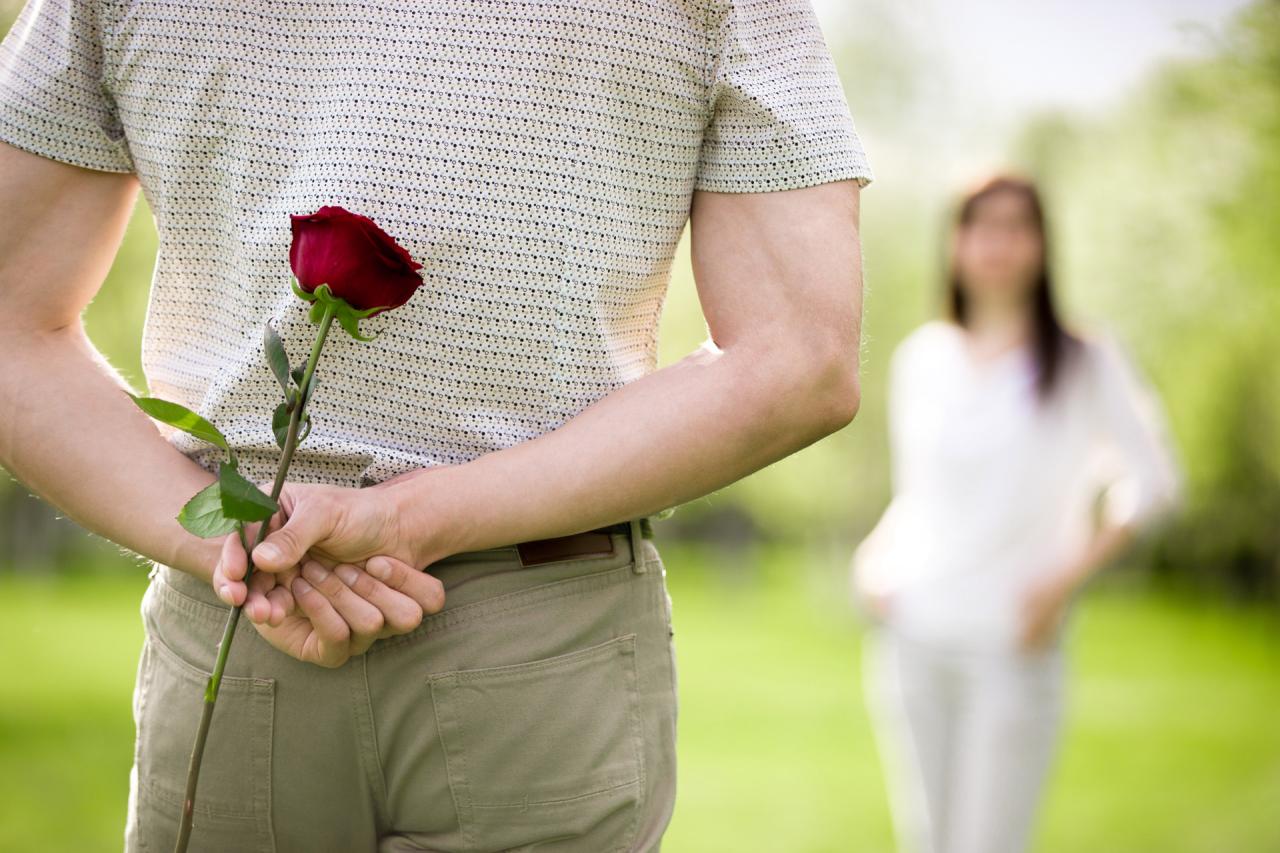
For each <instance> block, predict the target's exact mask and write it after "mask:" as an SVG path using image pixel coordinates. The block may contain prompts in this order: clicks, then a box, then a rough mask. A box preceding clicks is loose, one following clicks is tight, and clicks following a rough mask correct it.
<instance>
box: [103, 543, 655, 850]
mask: <svg viewBox="0 0 1280 853" xmlns="http://www.w3.org/2000/svg"><path fill="white" fill-rule="evenodd" d="M632 529H633V530H634V529H635V527H634V526H633V527H632ZM609 535H610V537H611V538H612V539H613V540H614V541H613V553H611V554H591V555H582V556H575V557H569V558H565V559H562V560H556V561H553V562H547V563H541V564H534V565H530V566H523V565H522V564H521V562H520V559H519V556H518V554H517V552H516V550H515V548H514V547H508V548H494V549H488V550H484V551H470V552H465V553H461V554H454V555H452V556H450V557H447V558H445V559H444V560H441V561H438V562H436V563H433V564H432V565H431V566H430V567H428V571H430V572H431V573H432V574H433V575H435V576H436V577H438V578H440V580H441V581H442V582H443V584H444V587H445V597H446V602H445V608H444V610H442V611H441V612H439V613H436V614H432V615H429V616H426V617H424V619H423V621H422V624H420V625H419V626H418V627H417V628H416V629H415V630H414V631H412V632H410V633H408V634H404V635H401V636H397V637H389V638H386V639H382V640H379V641H377V642H376V643H375V644H374V645H373V646H372V647H371V648H370V649H369V650H368V651H367V652H366V653H365V654H363V655H359V656H357V657H354V658H352V659H350V660H348V661H347V662H346V663H345V664H344V665H343V666H341V667H337V668H324V667H320V666H317V665H314V664H306V663H302V662H301V661H298V660H295V659H294V658H292V657H289V656H288V655H286V654H284V653H283V652H280V651H278V650H277V649H275V648H274V647H273V646H271V645H270V644H268V643H267V642H266V641H265V640H263V639H262V637H261V636H259V634H258V633H257V630H256V629H255V627H254V626H253V624H252V623H251V622H249V620H248V619H247V618H244V617H242V618H241V619H240V621H239V623H238V624H237V626H236V635H235V640H234V642H233V643H232V646H231V651H230V653H229V656H228V659H227V664H226V668H225V670H224V674H223V678H222V683H221V687H220V689H219V693H218V699H217V704H216V706H215V709H214V714H213V719H212V721H211V725H210V729H209V734H208V740H207V742H206V745H205V752H204V757H203V760H202V764H201V771H200V779H199V784H198V787H197V790H196V798H195V800H196V802H195V817H194V821H193V832H192V837H191V844H190V847H189V849H190V851H192V853H196V851H238V853H255V851H256V853H303V852H304V851H305V853H323V851H335V852H336V851H342V853H360V851H371V853H372V851H378V853H408V851H441V853H444V851H497V850H538V851H582V853H605V851H651V850H652V851H656V850H659V849H660V843H661V837H662V834H663V832H664V831H665V829H666V827H667V824H668V822H669V821H670V818H671V814H672V810H673V807H674V802H675V783H676V753H675V746H676V715H677V698H676V671H675V652H674V646H673V641H672V627H671V599H670V596H669V595H668V594H667V589H666V570H665V568H664V566H663V564H662V560H661V557H660V555H659V553H658V551H657V548H656V546H655V544H654V542H653V541H652V540H651V539H649V538H640V539H637V540H636V544H637V547H636V549H635V551H634V552H633V551H632V548H631V543H630V537H629V535H628V534H627V533H619V532H614V533H610V534H609ZM633 553H634V555H635V556H634V557H633ZM229 612H230V608H229V607H228V606H227V605H226V604H224V603H222V602H221V601H220V600H219V599H218V598H217V596H215V595H214V593H213V590H212V588H210V587H209V585H208V584H206V583H204V582H202V581H199V580H198V579H196V578H195V577H193V576H191V575H187V574H185V573H183V572H180V571H176V570H174V569H172V568H170V567H168V566H165V565H162V564H155V565H154V567H153V569H152V572H151V584H150V586H149V587H148V589H147V591H146V594H145V595H144V597H143V599H142V604H141V614H142V619H143V624H144V626H145V629H146V632H145V640H144V643H143V647H142V652H141V656H140V658H139V662H138V670H137V682H136V686H135V689H134V694H133V714H134V723H135V726H136V742H135V752H134V764H133V769H132V771H131V773H130V791H129V806H128V816H127V825H126V828H125V850H126V853H168V852H169V851H171V850H172V849H173V845H174V840H175V838H176V836H177V827H178V822H179V817H180V814H181V809H182V805H181V804H182V798H183V792H184V790H185V784H186V775H187V767H188V762H189V760H190V754H191V747H192V744H193V740H194V737H195V732H196V727H197V725H198V722H199V718H200V711H201V703H202V701H203V692H204V687H205V682H206V679H207V678H208V675H209V673H210V672H211V671H212V668H213V664H214V661H215V659H216V657H217V648H218V642H219V640H220V639H221V636H222V632H223V629H224V627H225V625H226V620H227V616H228V614H229Z"/></svg>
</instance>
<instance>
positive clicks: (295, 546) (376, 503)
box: [210, 469, 444, 667]
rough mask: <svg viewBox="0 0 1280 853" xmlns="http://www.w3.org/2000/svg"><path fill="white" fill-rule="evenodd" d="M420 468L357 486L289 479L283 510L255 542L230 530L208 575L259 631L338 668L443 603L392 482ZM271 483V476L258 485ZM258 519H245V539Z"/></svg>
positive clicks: (301, 655) (288, 649) (292, 651)
mask: <svg viewBox="0 0 1280 853" xmlns="http://www.w3.org/2000/svg"><path fill="white" fill-rule="evenodd" d="M427 472H428V469H416V470H414V471H410V472H407V473H406V474H401V475H399V476H397V477H394V478H392V479H390V480H386V481H384V482H382V483H379V484H377V485H375V486H370V487H367V488H361V489H354V488H344V487H340V486H330V485H323V484H299V483H289V482H286V483H285V485H284V487H283V488H282V490H281V493H280V497H279V499H278V503H279V505H280V511H279V512H278V513H276V515H274V516H272V518H271V519H269V520H268V521H267V522H266V523H267V524H269V525H270V526H269V527H268V531H269V532H268V534H267V536H266V538H265V539H264V540H263V541H262V542H261V543H260V544H258V545H257V546H256V547H255V548H253V563H254V571H253V575H252V576H251V577H250V578H249V581H248V583H247V584H246V583H245V580H244V576H245V570H246V568H247V559H246V556H245V551H244V545H243V544H242V543H241V541H240V536H239V534H238V533H232V534H229V535H228V536H226V537H225V538H224V539H223V540H222V542H221V552H220V556H219V558H218V563H217V565H216V566H215V568H214V570H213V573H212V576H211V578H210V583H211V584H212V585H213V589H214V592H215V593H217V595H218V597H219V598H221V599H222V600H223V601H224V602H225V603H227V604H228V605H232V606H236V605H239V604H243V605H244V610H243V611H242V613H243V615H244V616H246V617H248V618H249V620H250V621H251V622H252V623H253V625H254V627H255V628H256V629H257V631H258V633H259V634H260V635H261V636H262V637H263V638H264V639H265V640H266V641H267V642H268V643H270V644H271V645H272V646H274V647H276V648H277V649H280V650H281V651H283V652H285V653H286V654H289V655H291V656H293V657H295V658H297V659H298V660H301V661H305V662H307V663H314V664H317V665H320V666H325V667H338V666H341V665H342V664H344V663H345V662H346V661H347V660H348V659H349V658H351V657H353V656H356V655H359V654H363V653H364V652H365V651H366V650H367V649H368V648H369V647H370V646H372V645H373V643H374V641H375V640H378V639H381V638H383V637H391V636H395V635H398V634H404V633H408V632H409V631H412V630H413V629H414V628H416V627H417V626H418V625H419V624H420V623H421V622H422V619H423V617H424V616H425V615H427V614H431V613H437V612H439V611H440V610H442V609H443V608H444V586H443V585H442V584H441V582H440V581H439V580H438V579H437V578H436V577H434V576H432V575H429V574H427V573H426V572H425V571H423V570H422V567H421V566H419V565H417V561H418V560H420V559H421V556H420V548H421V547H422V543H421V542H419V541H416V539H415V538H414V537H421V535H422V531H409V530H405V529H404V527H405V521H404V514H403V513H400V512H398V511H397V504H396V502H395V499H393V497H392V493H391V491H390V487H391V486H392V485H394V484H395V483H399V482H402V481H403V480H405V479H408V478H411V477H414V476H417V475H421V474H424V473H427ZM259 485H260V486H261V487H262V488H263V489H264V490H266V491H269V490H270V487H271V484H270V483H265V484H259ZM260 525H261V523H254V524H249V525H246V526H245V538H246V541H248V542H249V544H250V546H251V547H252V546H253V543H254V542H256V541H257V537H258V528H259V527H260Z"/></svg>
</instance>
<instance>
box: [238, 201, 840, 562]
mask: <svg viewBox="0 0 1280 853" xmlns="http://www.w3.org/2000/svg"><path fill="white" fill-rule="evenodd" d="M858 207H859V188H858V185H857V183H856V182H855V181H852V180H849V181H838V182H829V183H825V184H819V185H817V186H813V187H807V188H803V189H796V190H786V191H779V192H765V193H712V192H697V193H695V194H694V202H693V207H692V211H691V227H692V242H691V250H692V260H693V271H694V278H695V281H696V284H697V288H698V294H699V298H700V301H701V303H702V308H703V313H704V315H705V317H706V320H707V325H708V328H709V331H710V333H711V335H710V339H709V340H708V341H706V342H704V344H703V345H702V346H701V347H700V348H698V349H697V350H695V351H694V352H693V353H691V354H689V355H688V356H686V357H685V358H684V359H682V360H681V361H679V362H677V363H675V364H672V365H669V366H667V367H664V368H661V369H659V370H656V371H654V372H653V373H650V374H649V375H647V376H644V377H642V378H641V379H638V380H636V381H634V382H631V383H628V384H627V385H625V386H623V387H622V388H619V389H618V390H616V391H614V392H612V393H610V394H608V395H607V396H606V397H604V398H602V399H600V400H598V401H596V402H595V403H593V404H592V405H591V406H589V407H588V408H586V409H585V410H583V411H582V412H580V413H579V414H578V415H577V416H576V417H574V418H572V419H571V420H570V421H569V422H567V423H565V424H563V425H562V426H560V427H559V428H558V429H556V430H553V431H552V432H549V433H546V434H544V435H541V436H539V437H537V438H535V439H532V440H529V441H526V442H522V443H521V444H518V445H515V446H513V447H509V448H505V449H503V450H500V451H496V452H493V453H488V454H485V455H484V456H481V457H479V458H477V459H475V460H473V461H471V462H468V463H465V464H462V465H454V466H448V467H445V468H441V469H437V470H429V471H427V472H426V475H425V476H416V477H411V478H406V479H405V480H403V481H402V482H399V483H395V484H393V485H391V486H388V487H387V493H388V494H389V495H392V496H394V498H393V499H394V506H395V511H396V514H397V515H398V516H399V517H400V518H401V519H402V522H403V525H404V528H403V529H405V530H406V531H408V532H407V534H406V535H407V536H409V537H410V539H409V547H412V548H413V549H415V550H416V554H415V559H416V560H417V561H418V562H417V565H419V566H425V565H428V564H429V563H431V562H432V561H434V560H437V559H440V558H441V557H443V556H445V555H447V554H451V553H454V552H457V551H464V550H474V549H479V548H486V547H493V546H498V545H504V544H510V543H512V542H517V541H523V540H526V539H536V538H541V537H550V536H559V535H566V534H569V533H573V532H577V531H580V530H583V529H589V528H593V527H596V526H600V525H605V524H611V523H614V522H617V521H622V520H625V519H629V518H632V517H635V516H639V515H645V514H651V513H655V512H658V511H660V510H662V509H664V508H667V507H670V506H675V505H677V504H680V503H683V502H685V501H689V500H692V499H695V498H697V497H700V496H702V495H705V494H708V493H710V492H712V491H714V490H716V489H718V488H721V487H723V486H725V485H727V484H729V483H732V482H734V481H735V480H738V479H740V478H742V477H744V476H746V475H748V474H750V473H752V472H754V471H756V470H758V469H760V468H763V467H765V466H766V465H769V464H770V463H772V462H775V461H777V460H778V459H781V458H783V457H785V456H787V455H789V454H791V453H794V452H795V451H797V450H799V449H801V448H803V447H806V446H808V445H809V444H812V443H813V442H815V441H817V440H818V439H820V438H822V437H824V436H826V435H828V434H829V433H831V432H834V431H835V430H838V429H840V428H841V427H843V426H845V425H846V424H848V423H849V422H850V421H852V420H853V418H854V416H855V415H856V414H857V410H858V406H859V401H860V384H859V362H858V349H859V343H860V338H861V314H862V264H861V249H860V240H859V234H858ZM268 538H269V539H270V537H268ZM254 557H255V559H257V558H258V554H257V552H255V554H254Z"/></svg>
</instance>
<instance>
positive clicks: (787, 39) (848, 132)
mask: <svg viewBox="0 0 1280 853" xmlns="http://www.w3.org/2000/svg"><path fill="white" fill-rule="evenodd" d="M716 8H717V9H718V14H717V15H715V16H714V17H713V19H712V22H711V24H710V32H709V34H708V51H709V66H710V70H709V82H708V85H709V101H710V105H709V111H710V117H709V120H708V123H707V126H706V128H705V129H704V132H703V138H702V147H701V151H700V153H699V161H698V172H697V176H696V178H695V182H694V189H698V190H709V191H711V192H770V191H774V190H787V189H798V188H800V187H807V186H813V185H815V184H820V183H825V182H828V181H839V180H846V179H854V180H857V182H858V184H859V186H866V185H867V184H868V183H870V182H871V181H872V179H873V177H874V176H873V174H872V171H871V166H870V164H869V163H868V161H867V157H866V154H865V152H864V151H863V147H862V142H861V140H860V139H859V138H858V133H857V131H856V129H855V128H854V124H853V116H852V115H851V114H850V111H849V104H848V101H847V99H846V97H845V93H844V87H843V86H842V85H841V82H840V76H839V73H838V72H837V70H836V65H835V60H834V59H833V58H832V56H831V51H830V50H829V48H828V47H827V42H826V38H825V36H824V35H823V32H822V29H821V27H820V25H819V23H818V19H817V16H816V14H815V13H814V9H813V5H812V0H723V5H718V6H716Z"/></svg>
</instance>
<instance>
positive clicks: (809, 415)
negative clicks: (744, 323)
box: [388, 346, 859, 566]
mask: <svg viewBox="0 0 1280 853" xmlns="http://www.w3.org/2000/svg"><path fill="white" fill-rule="evenodd" d="M779 349H780V348H775V349H774V350H773V351H771V352H770V351H768V350H766V349H764V347H763V346H759V347H756V348H755V349H749V348H737V349H726V350H723V351H721V350H718V349H715V348H714V347H712V348H706V347H704V348H700V349H699V350H696V351H695V352H693V353H691V354H690V355H689V356H687V357H685V358H684V359H682V360H681V361H679V362H677V363H676V364H673V365H670V366H668V367H665V368H662V369H660V370H657V371H654V372H653V373H650V374H648V375H647V376H644V377H642V378H641V379H638V380H636V381H634V382H631V383H628V384H627V385H625V386H623V387H622V388H619V389H617V390H615V391H614V392H612V393H610V394H608V395H607V396H606V397H604V398H603V399H600V400H598V401H596V402H595V403H593V404H592V405H591V406H589V407H588V408H586V409H584V410H583V411H582V412H580V413H579V414H578V415H577V416H576V417H574V418H572V419H571V420H570V421H568V422H567V423H565V424H563V425H562V426H560V427H559V428H558V429H556V430H553V431H551V432H549V433H546V434H544V435H541V436H539V437H537V438H535V439H531V440H529V441H526V442H522V443H521V444H517V445H515V446H513V447H509V448H505V449H503V450H499V451H495V452H493V453H488V454H485V455H484V456H481V457H479V458H477V459H475V460H472V461H471V462H467V463H465V464H462V465H457V466H450V467H448V468H444V469H441V470H439V471H434V472H432V473H431V474H430V475H429V476H419V477H412V478H408V479H405V480H404V481H403V482H401V483H396V484H394V485H391V486H389V487H388V488H389V489H392V490H393V491H394V492H395V493H396V495H397V497H396V498H395V501H396V505H397V506H398V507H399V511H400V513H401V514H402V516H403V518H404V521H405V524H407V525H408V529H409V530H411V531H412V530H420V531H422V537H423V540H422V541H421V542H418V543H415V544H418V545H420V546H421V547H420V549H419V553H418V557H419V560H420V563H421V565H423V566H425V565H427V564H429V563H430V562H431V561H433V560H435V559H439V558H440V557H443V556H445V555H447V554H449V553H454V552H456V551H464V550H476V549H480V548H488V547H495V546H500V545H507V544H511V543H513V542H519V541H524V540H527V539H537V538H543V537H551V536H560V535H567V534H570V533H574V532H577V531H580V530H584V529H590V528H594V527H598V526H601V525H605V524H612V523H614V522H617V521H622V520H625V519H629V518H633V517H636V516H640V515H648V514H652V513H655V512H658V511H660V510H662V509H665V508H667V507H670V506H675V505H677V504H680V503H684V502H685V501H688V500H692V499H694V498H697V497H700V496H702V495H705V494H708V493H710V492H712V491H714V490H716V489H718V488H721V487H723V486H725V485H727V484H729V483H732V482H734V481H736V480H739V479H741V478H742V477H744V476H746V475H747V474H750V473H752V472H753V471H756V470H759V469H760V468H763V467H765V466H766V465H769V464H770V463H772V462H775V461H777V460H779V459H781V458H783V457H785V456H787V455H789V454H791V453H793V452H795V451H796V450H799V449H800V448H802V447H805V446H807V445H809V444H812V443H813V442H815V441H817V440H818V439H820V438H822V437H823V436H825V435H828V434H829V433H831V432H833V431H835V430H836V429H839V428H840V427H841V426H843V425H845V424H847V423H848V422H849V421H850V420H852V419H853V417H854V415H855V414H856V412H857V407H858V394H859V392H858V379H857V360H856V352H854V353H851V354H850V355H849V358H848V360H847V362H846V363H844V364H841V363H839V362H838V360H832V359H830V358H822V357H818V356H816V355H815V356H811V357H807V356H801V355H798V354H792V355H791V356H790V358H787V357H784V354H783V352H779ZM787 349H789V350H792V351H793V352H794V351H795V350H796V349H797V348H795V347H788V348H787ZM784 351H785V350H784ZM806 359H807V360H806ZM442 527H444V528H447V529H445V530H442V529H441V528H442Z"/></svg>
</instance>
